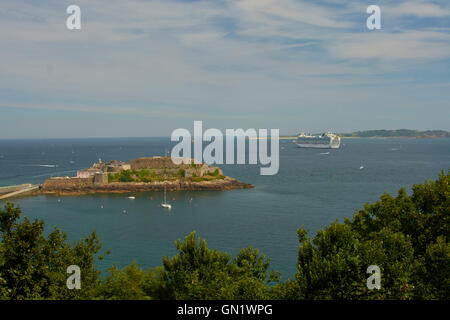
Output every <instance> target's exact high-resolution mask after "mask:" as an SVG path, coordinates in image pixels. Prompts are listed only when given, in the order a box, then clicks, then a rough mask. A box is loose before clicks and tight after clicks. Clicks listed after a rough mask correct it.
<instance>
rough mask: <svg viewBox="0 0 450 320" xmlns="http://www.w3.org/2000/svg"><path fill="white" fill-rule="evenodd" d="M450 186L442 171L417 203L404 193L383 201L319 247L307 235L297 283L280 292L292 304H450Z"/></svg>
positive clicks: (420, 191)
mask: <svg viewBox="0 0 450 320" xmlns="http://www.w3.org/2000/svg"><path fill="white" fill-rule="evenodd" d="M449 181H450V175H449V173H447V175H446V174H445V173H444V172H442V173H441V174H440V175H439V178H438V180H437V181H429V182H425V183H424V184H423V185H414V186H413V188H412V190H413V193H412V195H411V196H408V195H407V194H406V192H405V189H403V188H402V189H400V190H399V191H398V195H397V197H396V198H393V197H391V196H390V195H388V194H384V195H382V196H381V198H380V200H379V201H377V202H376V203H374V204H366V205H365V206H364V209H363V210H359V211H358V212H357V213H356V214H355V215H354V217H353V219H352V220H349V219H345V221H344V223H338V222H337V221H336V222H334V223H333V224H331V225H330V226H328V227H326V228H325V229H324V230H320V231H319V232H318V233H317V235H316V236H315V237H314V239H313V240H311V239H309V238H308V237H307V232H306V230H304V229H303V228H302V229H300V230H299V231H298V236H299V242H300V246H299V254H298V267H297V274H296V280H295V283H294V284H293V283H289V286H286V285H282V286H280V287H279V288H276V290H275V291H276V292H278V294H279V295H280V296H281V297H282V298H291V299H292V298H300V299H301V298H306V299H449V298H450V291H449V290H450V289H449V288H450V286H449V284H450V244H449V231H450V224H449V221H450V220H449V219H450V205H449V201H450V190H449ZM369 265H377V266H379V267H380V269H381V279H382V280H381V289H380V290H368V288H367V287H366V279H367V277H368V275H367V274H366V270H367V267H368V266H369ZM293 287H296V288H297V289H298V290H297V292H294V291H293V290H290V289H292V288H293Z"/></svg>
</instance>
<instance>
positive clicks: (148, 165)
mask: <svg viewBox="0 0 450 320" xmlns="http://www.w3.org/2000/svg"><path fill="white" fill-rule="evenodd" d="M130 166H131V170H141V169H153V168H180V167H181V166H180V165H176V164H174V163H173V162H172V159H171V158H169V157H161V158H138V159H133V160H131V161H130Z"/></svg>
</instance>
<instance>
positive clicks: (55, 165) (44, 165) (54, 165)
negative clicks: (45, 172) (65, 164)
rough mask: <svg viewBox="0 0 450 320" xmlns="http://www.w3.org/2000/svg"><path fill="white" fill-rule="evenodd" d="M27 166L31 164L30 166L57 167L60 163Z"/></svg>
mask: <svg viewBox="0 0 450 320" xmlns="http://www.w3.org/2000/svg"><path fill="white" fill-rule="evenodd" d="M26 166H30V167H45V168H57V167H58V165H57V164H29V165H26Z"/></svg>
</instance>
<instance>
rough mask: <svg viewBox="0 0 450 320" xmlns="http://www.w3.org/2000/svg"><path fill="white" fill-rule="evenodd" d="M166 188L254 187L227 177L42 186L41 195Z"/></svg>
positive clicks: (197, 189) (191, 189)
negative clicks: (200, 179) (194, 180)
mask: <svg viewBox="0 0 450 320" xmlns="http://www.w3.org/2000/svg"><path fill="white" fill-rule="evenodd" d="M164 187H166V189H167V190H168V191H182V190H186V191H187V190H189V191H207V190H216V191H225V190H232V189H251V188H254V186H253V185H251V184H249V183H245V182H241V181H239V180H237V179H234V178H230V177H225V178H224V179H216V180H209V181H200V182H193V181H188V180H175V181H157V182H111V183H108V184H104V185H97V186H94V185H86V186H83V185H78V186H77V185H74V186H64V187H56V186H52V185H46V184H45V183H44V185H43V186H42V188H41V190H40V191H39V193H41V194H58V195H84V194H94V193H130V192H145V191H163V190H164Z"/></svg>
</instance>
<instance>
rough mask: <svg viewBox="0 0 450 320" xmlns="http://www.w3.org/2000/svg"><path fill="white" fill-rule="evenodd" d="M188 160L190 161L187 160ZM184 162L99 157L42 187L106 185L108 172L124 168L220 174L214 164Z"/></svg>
mask: <svg viewBox="0 0 450 320" xmlns="http://www.w3.org/2000/svg"><path fill="white" fill-rule="evenodd" d="M189 160H190V161H189ZM189 160H188V161H186V162H190V164H184V163H182V164H179V165H177V164H174V163H173V162H172V159H171V158H170V157H151V158H138V159H134V160H131V161H130V163H129V164H128V163H125V162H122V161H117V160H112V161H109V162H102V160H101V159H99V161H98V162H97V163H94V164H93V165H92V166H91V167H90V168H87V169H83V170H79V171H77V175H76V177H52V178H49V179H47V180H46V181H45V183H44V185H43V189H44V190H47V191H54V190H68V189H86V188H96V187H102V186H106V185H108V183H109V181H108V174H111V173H117V172H121V171H124V170H136V171H139V170H143V169H146V170H150V171H151V172H154V173H155V174H157V175H162V176H164V175H166V174H167V175H176V174H178V173H179V172H180V169H182V170H183V171H182V172H183V177H187V178H189V177H193V176H197V177H202V176H204V175H205V174H207V173H213V172H215V171H216V170H217V172H218V174H219V175H222V174H223V172H222V169H220V168H219V167H216V166H208V165H206V164H204V163H199V162H198V161H195V160H194V159H189Z"/></svg>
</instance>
